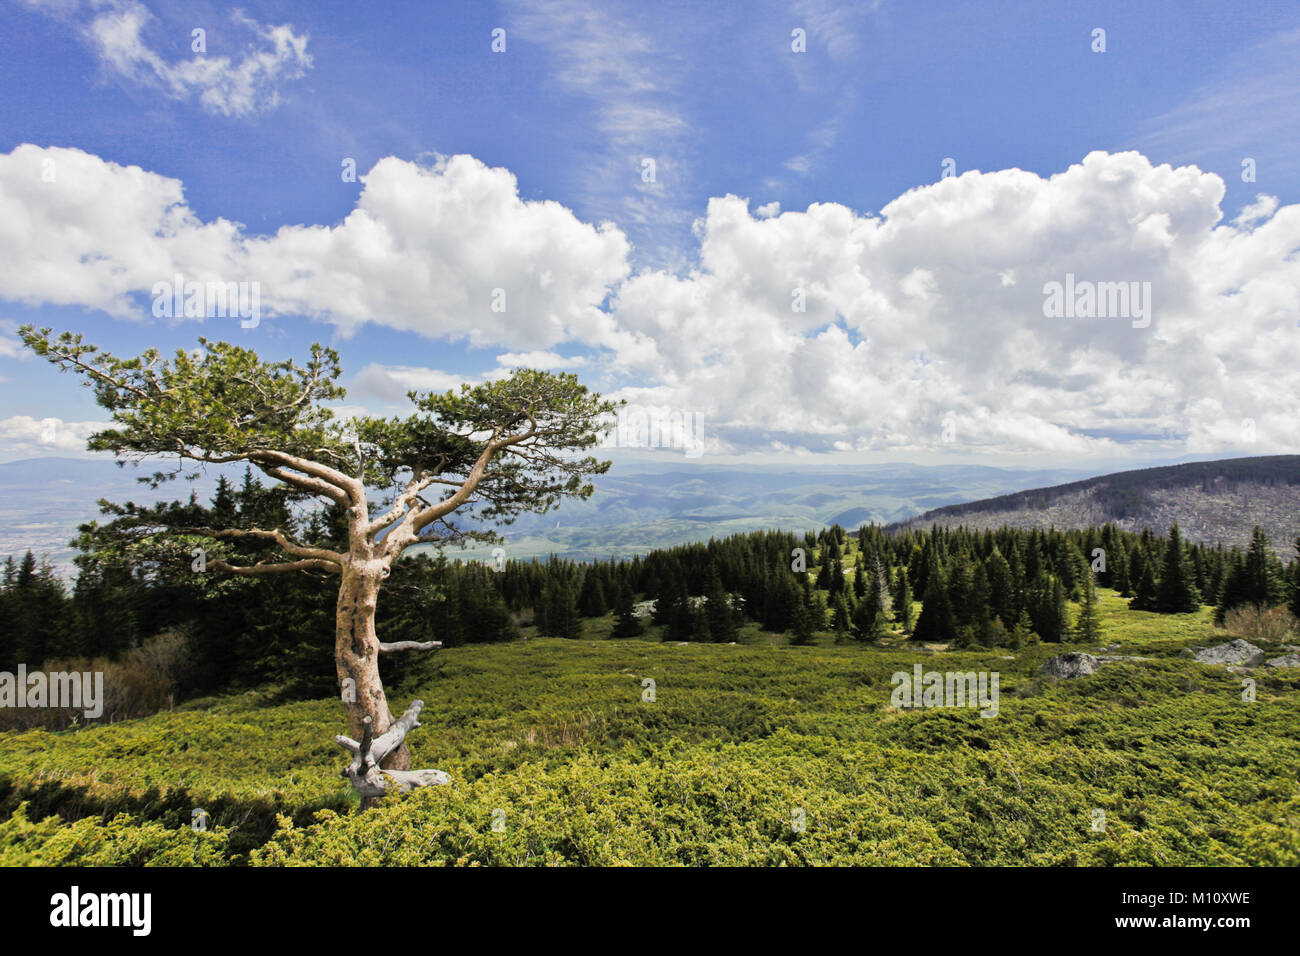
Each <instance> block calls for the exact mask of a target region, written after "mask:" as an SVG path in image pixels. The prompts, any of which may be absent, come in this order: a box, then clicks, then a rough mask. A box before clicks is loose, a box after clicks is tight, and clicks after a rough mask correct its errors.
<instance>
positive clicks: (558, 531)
mask: <svg viewBox="0 0 1300 956" xmlns="http://www.w3.org/2000/svg"><path fill="white" fill-rule="evenodd" d="M160 467H161V466H160V465H156V464H152V465H150V464H146V465H144V466H141V467H140V468H132V467H130V466H128V467H126V468H118V467H117V466H116V465H115V464H114V463H113V462H112V461H111V460H108V459H103V460H87V459H73V458H33V459H27V460H25V461H16V462H10V463H7V464H0V557H3V556H4V555H7V554H21V553H22V552H23V551H26V550H27V549H28V548H30V549H32V550H33V551H34V552H35V553H36V554H37V555H38V556H46V557H48V558H49V559H50V560H51V561H52V562H53V563H55V564H56V565H58V566H60V567H61V568H63V569H65V570H66V569H68V568H69V567H70V566H71V560H72V557H73V554H74V552H73V550H72V549H71V548H70V547H69V542H70V541H71V540H72V538H73V537H74V536H75V535H76V529H77V525H79V524H81V523H82V522H85V521H89V520H91V519H95V518H98V517H100V516H99V512H98V508H97V506H96V502H97V501H98V499H100V498H107V499H108V500H110V501H115V502H119V503H121V502H125V501H135V502H137V503H142V504H143V503H151V502H154V501H158V500H172V499H176V498H188V497H189V495H190V493H191V492H194V493H195V494H197V495H198V497H199V500H200V501H207V500H208V499H209V498H211V496H212V493H213V490H214V488H215V486H216V480H217V476H218V474H221V473H222V472H221V471H219V470H217V469H212V470H210V471H209V472H208V474H207V475H205V476H203V477H201V478H199V479H198V480H197V481H195V482H193V483H188V482H172V483H169V484H168V485H165V486H163V487H162V488H161V489H159V490H157V491H154V490H151V489H150V488H148V487H147V486H145V485H142V484H140V483H139V482H138V481H137V480H136V479H137V478H138V477H140V476H144V475H148V474H151V473H152V472H153V471H155V470H158V469H159V468H160ZM242 471H243V469H242V467H229V466H228V467H227V468H226V469H225V473H226V474H227V475H228V476H230V477H231V478H232V479H234V480H236V481H238V478H239V475H240V474H241V473H242ZM1087 474H1088V472H1087V471H1085V470H1083V469H1027V468H994V467H988V466H983V465H910V464H888V465H856V466H838V465H809V466H806V467H802V468H800V467H792V466H790V465H708V464H699V465H693V464H684V463H652V462H624V461H616V463H615V465H614V467H613V468H612V469H611V470H610V471H609V473H608V474H605V475H601V476H598V477H597V478H596V479H595V482H594V483H595V485H596V493H595V494H594V495H592V497H591V498H590V499H588V500H587V501H570V502H565V503H564V504H563V505H561V506H560V507H559V508H558V509H557V510H555V511H552V512H551V513H549V514H545V515H537V514H527V515H523V516H521V517H520V518H519V520H518V521H516V522H515V524H513V525H510V526H507V527H504V528H502V529H500V530H501V531H503V532H504V534H505V537H506V548H507V553H508V554H509V556H510V557H512V558H519V559H525V560H526V559H528V558H530V557H535V556H543V555H547V554H552V553H553V554H558V555H561V556H563V557H567V558H571V559H574V560H590V559H593V558H608V557H611V556H614V557H628V556H631V555H633V554H644V553H645V552H647V551H650V550H652V549H654V548H663V547H669V546H672V545H675V544H683V543H687V542H691V541H706V540H708V539H709V538H710V537H724V536H726V535H729V534H735V533H739V532H745V531H755V530H761V529H765V528H777V529H785V530H793V531H805V530H816V529H818V528H822V527H826V526H829V525H831V524H840V525H842V526H844V527H845V528H848V529H854V528H857V527H858V526H859V525H862V524H866V523H871V522H875V523H878V524H887V525H889V526H890V527H892V528H902V527H909V526H926V527H928V526H929V525H930V524H932V523H939V524H945V525H947V524H967V525H974V526H976V527H997V526H1000V525H1002V524H1008V525H1013V526H1016V527H1028V526H1035V525H1040V526H1048V525H1055V526H1056V527H1058V528H1065V527H1076V526H1087V525H1090V524H1099V523H1101V522H1104V521H1115V522H1117V523H1119V524H1121V525H1123V526H1124V527H1126V528H1134V529H1141V528H1142V527H1143V526H1146V525H1149V526H1151V527H1153V528H1158V529H1165V528H1168V526H1169V524H1170V522H1172V521H1177V522H1178V523H1179V525H1180V526H1181V527H1182V528H1183V531H1184V533H1185V534H1186V535H1187V536H1188V537H1189V538H1191V539H1192V540H1199V541H1210V542H1215V541H1223V542H1224V543H1226V544H1241V543H1244V542H1245V541H1247V540H1249V536H1250V529H1251V527H1252V525H1254V524H1257V523H1258V524H1260V525H1262V526H1263V527H1264V530H1265V531H1266V532H1267V533H1268V535H1269V539H1270V540H1271V541H1272V542H1273V544H1274V546H1275V547H1276V548H1277V549H1278V550H1279V552H1283V553H1289V552H1290V549H1291V547H1292V544H1293V541H1294V538H1295V536H1296V535H1297V534H1300V456H1296V455H1288V456H1277V457H1269V458H1238V459H1231V460H1227V461H1215V462H1196V463H1191V464H1181V465H1172V466H1166V467H1160V468H1145V469H1141V470H1137V471H1124V472H1118V473H1116V474H1111V475H1104V476H1102V477H1090V478H1086V479H1084V480H1078V479H1083V478H1084V476H1085V475H1087ZM1063 482H1065V483H1063ZM1024 488H1029V489H1032V490H1029V491H1022V490H1018V489H1024ZM451 554H452V555H453V556H454V555H458V554H462V552H458V551H452V552H451ZM463 554H464V556H465V557H470V558H478V557H482V556H484V554H485V552H484V551H483V549H478V550H475V551H470V552H465V553H463Z"/></svg>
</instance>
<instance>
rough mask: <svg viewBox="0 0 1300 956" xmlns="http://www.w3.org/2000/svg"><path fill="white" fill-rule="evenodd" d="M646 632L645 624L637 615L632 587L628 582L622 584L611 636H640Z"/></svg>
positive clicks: (615, 607)
mask: <svg viewBox="0 0 1300 956" xmlns="http://www.w3.org/2000/svg"><path fill="white" fill-rule="evenodd" d="M644 633H645V625H644V624H642V623H641V619H640V618H638V617H637V616H636V602H635V600H634V598H633V595H632V589H631V588H630V587H628V586H627V585H626V584H624V585H621V586H620V587H619V589H618V597H617V599H616V600H615V602H614V630H613V631H611V632H610V637H640V636H641V635H642V634H644Z"/></svg>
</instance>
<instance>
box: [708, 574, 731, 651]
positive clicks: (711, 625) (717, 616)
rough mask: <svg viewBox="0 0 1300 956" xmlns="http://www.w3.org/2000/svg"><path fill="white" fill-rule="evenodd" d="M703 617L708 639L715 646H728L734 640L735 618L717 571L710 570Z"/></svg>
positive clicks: (728, 596) (729, 598)
mask: <svg viewBox="0 0 1300 956" xmlns="http://www.w3.org/2000/svg"><path fill="white" fill-rule="evenodd" d="M704 615H705V618H706V620H707V624H708V630H709V639H710V640H711V641H713V642H714V643H716V644H729V643H730V642H732V641H734V640H735V639H736V616H735V614H734V613H733V612H732V609H731V595H729V594H728V593H727V592H726V590H725V589H724V588H723V586H722V578H721V577H720V576H719V575H718V569H717V568H716V567H714V568H712V569H711V571H710V575H709V586H708V590H707V591H706V592H705V604H704Z"/></svg>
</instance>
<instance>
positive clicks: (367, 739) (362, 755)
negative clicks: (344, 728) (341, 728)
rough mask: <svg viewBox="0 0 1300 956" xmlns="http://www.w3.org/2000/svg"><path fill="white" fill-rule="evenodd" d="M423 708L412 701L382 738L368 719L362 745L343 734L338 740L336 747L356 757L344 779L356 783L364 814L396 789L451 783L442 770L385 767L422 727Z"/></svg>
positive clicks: (362, 728)
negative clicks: (384, 764) (415, 730)
mask: <svg viewBox="0 0 1300 956" xmlns="http://www.w3.org/2000/svg"><path fill="white" fill-rule="evenodd" d="M423 708H424V701H422V700H416V701H412V702H411V706H410V707H408V708H406V712H405V713H404V714H402V716H401V718H399V719H398V720H395V721H393V723H392V726H390V727H389V728H388V729H387V730H386V731H385V732H384V733H382V734H380V735H379V736H378V737H376V736H375V735H374V722H373V721H372V720H371V719H370V717H368V716H367V717H365V718H364V719H363V721H362V725H361V742H360V743H358V742H357V741H355V740H353V739H352V738H351V737H344V736H343V735H341V734H340V735H339V736H337V737H335V738H334V741H335V743H337V744H338V745H339V746H340V747H342V748H343V749H344V750H346V751H348V753H350V754H352V756H353V760H352V763H350V764H348V766H347V767H346V768H344V770H343V776H344V777H347V778H348V780H350V781H351V782H352V787H353V789H354V790H356V792H357V793H358V794H359V795H360V796H361V802H362V806H361V808H362V809H363V810H364V809H367V808H368V806H373V805H374V804H375V803H376V802H378V800H379V798H380V797H382V796H383V795H384V794H385V793H387V792H388V790H389V788H390V787H393V786H395V787H396V788H397V789H398V790H399V791H402V792H405V791H407V790H410V789H412V788H413V787H434V786H441V785H444V784H448V783H451V778H450V777H449V776H447V774H445V773H443V772H442V771H441V770H407V769H401V770H391V769H386V768H384V767H383V766H382V764H383V763H384V761H385V759H387V758H388V757H389V756H391V754H392V753H394V752H395V751H396V750H398V749H405V747H406V745H405V743H404V741H405V740H406V735H407V734H409V733H410V732H411V731H412V730H414V729H415V728H416V727H418V726H420V722H419V721H418V720H417V719H416V718H417V717H419V715H420V711H421V710H422V709H423Z"/></svg>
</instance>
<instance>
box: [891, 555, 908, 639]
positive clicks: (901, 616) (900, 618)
mask: <svg viewBox="0 0 1300 956" xmlns="http://www.w3.org/2000/svg"><path fill="white" fill-rule="evenodd" d="M894 620H895V621H896V622H897V623H898V625H899V626H900V627H902V629H903V633H904V634H908V635H910V634H911V633H912V585H911V584H910V583H908V580H907V569H906V568H899V569H898V586H897V588H896V589H895V593H894Z"/></svg>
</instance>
